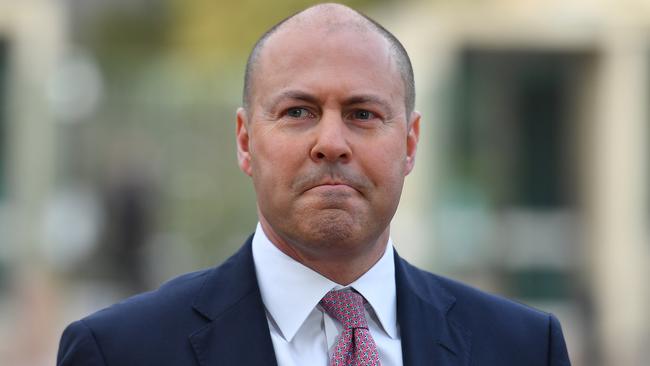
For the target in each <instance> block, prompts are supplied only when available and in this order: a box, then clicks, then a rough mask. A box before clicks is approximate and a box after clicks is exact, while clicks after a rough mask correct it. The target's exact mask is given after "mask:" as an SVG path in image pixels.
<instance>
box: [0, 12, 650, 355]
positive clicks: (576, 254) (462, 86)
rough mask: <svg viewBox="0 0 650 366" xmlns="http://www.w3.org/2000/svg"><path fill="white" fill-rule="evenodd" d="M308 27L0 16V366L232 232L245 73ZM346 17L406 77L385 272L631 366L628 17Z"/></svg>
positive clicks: (198, 19)
mask: <svg viewBox="0 0 650 366" xmlns="http://www.w3.org/2000/svg"><path fill="white" fill-rule="evenodd" d="M312 3H314V2H312V1H299V0H286V1H273V2H270V1H240V2H233V1H225V0H224V1H220V0H111V1H104V0H21V1H16V0H0V364H2V365H12V366H16V365H17V366H22V365H31V366H37V365H51V364H53V363H54V360H55V357H56V349H57V344H58V339H59V337H60V334H61V332H62V330H63V328H64V326H65V325H66V324H67V323H69V322H70V321H72V320H75V319H78V318H80V317H82V316H84V315H86V314H88V313H90V312H92V311H94V310H97V309H99V308H101V307H103V306H106V305H108V304H111V303H113V302H115V301H117V300H119V299H121V298H123V297H126V296H129V295H131V294H134V293H136V292H140V291H143V290H147V289H152V288H155V287H157V286H158V285H160V284H161V283H162V282H163V281H165V280H166V279H168V278H170V277H172V276H175V275H177V274H180V273H183V272H187V271H191V270H194V269H198V268H202V267H207V266H212V265H214V264H216V263H219V262H221V261H222V260H223V259H225V258H226V257H227V256H228V255H229V254H231V253H232V252H234V251H235V250H236V249H237V248H238V247H239V246H240V245H241V243H242V242H243V240H244V239H245V238H246V237H247V235H249V234H250V233H251V232H252V231H253V230H254V228H255V223H256V216H255V197H254V193H253V189H252V185H251V184H250V182H249V179H248V178H247V177H246V176H245V175H244V174H243V173H241V172H240V171H239V169H238V168H237V165H236V160H235V139H234V127H235V117H234V116H235V109H236V107H237V106H239V105H240V99H241V89H242V83H243V82H242V80H243V70H244V63H245V59H246V56H247V54H248V52H249V51H250V49H251V47H252V45H253V43H254V42H255V40H256V39H257V37H259V35H261V33H262V32H264V31H265V30H266V29H268V28H269V27H270V26H271V25H273V24H275V23H276V22H278V21H279V20H281V19H283V18H284V17H286V16H287V15H289V14H292V13H294V12H296V11H299V10H301V9H303V8H304V7H306V6H308V5H310V4H312ZM344 3H346V4H348V5H351V6H353V7H355V8H357V9H359V10H361V11H363V12H365V13H367V14H369V15H370V16H372V17H374V18H375V19H377V20H378V21H379V22H380V23H382V24H384V25H385V26H386V27H387V28H388V29H389V30H391V31H392V32H393V33H395V34H396V35H397V37H398V38H399V39H400V40H402V41H403V43H404V45H405V46H406V48H407V50H408V51H409V53H410V54H411V57H412V59H413V64H414V68H415V74H416V84H417V87H418V97H417V107H418V109H419V110H420V111H421V112H422V113H423V121H422V122H423V124H422V136H421V140H420V146H419V152H418V164H417V167H416V169H415V171H414V173H413V174H412V175H411V176H409V178H408V179H407V183H406V187H405V190H404V195H403V199H402V202H401V204H400V208H399V212H398V214H397V216H396V218H395V220H394V223H393V238H394V240H395V242H396V246H397V249H398V251H399V252H400V253H401V255H402V256H404V257H406V258H407V259H408V260H410V261H411V262H414V263H415V264H417V265H419V266H421V267H424V268H427V269H429V270H431V271H434V272H436V273H440V274H443V275H447V276H452V277H454V278H457V279H460V280H463V281H466V282H469V283H471V284H473V285H475V286H478V287H480V288H482V289H485V290H488V291H492V292H495V293H498V294H501V295H505V296H507V297H510V298H514V299H517V300H519V301H523V302H525V303H528V304H531V305H533V306H536V307H539V308H541V309H544V310H546V311H551V312H553V313H555V314H556V315H557V316H558V317H559V318H560V320H561V322H562V324H563V327H564V331H565V336H566V338H567V344H568V347H569V353H570V355H571V358H572V361H573V364H574V365H577V366H581V365H590V366H591V365H595V366H600V365H612V366H613V365H616V366H619V365H625V366H637V365H638V366H641V365H648V363H649V362H650V361H649V360H650V316H649V315H648V313H649V311H648V310H649V309H650V286H649V285H648V279H649V278H650V273H649V269H648V268H650V240H649V239H650V230H649V229H650V194H649V193H650V188H649V187H650V185H648V168H649V167H650V159H649V157H650V145H649V138H650V129H648V125H650V123H649V122H650V116H649V114H648V111H649V108H648V105H650V104H649V102H650V93H649V92H648V90H649V87H650V77H649V73H648V71H649V69H650V52H649V51H650V2H649V1H643V0H616V1H614V0H612V1H606V0H602V1H596V0H594V1H589V0H547V1H537V2H535V1H521V0H483V1H476V0H429V1H426V0H421V1H416V0H411V1H389V0H383V1H361V0H359V1H347V2H344Z"/></svg>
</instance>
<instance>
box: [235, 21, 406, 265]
mask: <svg viewBox="0 0 650 366" xmlns="http://www.w3.org/2000/svg"><path fill="white" fill-rule="evenodd" d="M253 80H254V81H253V91H252V95H251V102H250V106H249V108H248V110H243V109H240V110H239V111H238V114H237V117H238V118H237V136H238V138H237V142H238V157H239V164H240V167H241V169H242V170H243V171H244V172H245V173H246V174H248V175H250V176H251V177H252V178H253V184H254V186H255V191H256V193H257V203H258V208H259V215H260V220H261V221H262V223H263V225H264V224H268V225H266V226H267V227H268V228H270V229H271V230H272V231H273V233H270V234H271V235H270V236H272V237H275V238H276V239H279V240H280V241H283V242H285V243H286V244H288V245H289V246H291V247H292V248H293V249H294V250H298V251H300V252H301V255H306V256H314V257H318V256H323V255H327V254H331V255H341V254H346V253H348V254H358V253H359V252H362V251H364V250H369V248H371V247H372V246H373V245H374V244H376V243H377V242H378V241H380V240H383V239H387V237H388V227H389V223H390V221H391V219H392V217H393V215H394V213H395V210H396V209H397V205H398V202H399V198H400V194H401V190H402V185H403V182H404V177H405V176H406V175H407V174H408V173H409V172H410V171H411V169H412V168H413V164H414V158H415V151H416V145H417V138H418V128H419V114H417V113H412V114H411V116H410V117H409V119H410V120H408V121H407V116H406V110H405V104H404V85H403V82H402V79H401V77H400V73H399V71H398V69H397V64H396V62H395V60H394V59H393V57H392V55H391V53H390V48H389V44H388V42H387V41H386V40H385V39H383V38H382V37H380V36H379V35H377V34H375V33H373V32H369V31H359V30H334V31H332V30H330V31H316V30H314V31H309V30H303V31H296V30H295V29H294V30H281V31H278V33H276V34H274V35H273V36H271V38H269V40H268V41H267V43H266V44H265V46H264V48H263V50H262V53H261V55H260V59H259V65H258V66H257V70H256V72H255V75H254V79H253ZM267 227H265V229H266V228H267ZM265 231H266V230H265ZM267 234H269V233H267ZM384 243H385V241H384ZM276 245H277V243H276Z"/></svg>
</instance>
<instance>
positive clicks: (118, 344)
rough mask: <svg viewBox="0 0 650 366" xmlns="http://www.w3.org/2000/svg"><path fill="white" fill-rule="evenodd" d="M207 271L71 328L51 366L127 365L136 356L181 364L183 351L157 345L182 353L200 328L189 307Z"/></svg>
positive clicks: (135, 298) (185, 355)
mask: <svg viewBox="0 0 650 366" xmlns="http://www.w3.org/2000/svg"><path fill="white" fill-rule="evenodd" d="M211 271H214V269H210V270H203V271H198V272H193V273H189V274H185V275H182V276H180V277H177V278H175V279H172V280H170V281H168V282H166V283H165V284H163V285H162V286H160V287H159V288H158V289H156V290H154V291H150V292H146V293H142V294H139V295H136V296H133V297H130V298H128V299H125V300H123V301H121V302H119V303H117V304H114V305H111V306H109V307H107V308H105V309H102V310H99V311H97V312H95V313H93V314H91V315H88V316H86V317H84V318H83V319H81V320H78V321H76V322H73V323H72V324H70V325H69V326H68V327H67V328H66V329H65V331H64V332H63V335H62V336H61V342H60V346H59V354H58V361H57V365H66V366H67V365H105V364H131V363H132V360H135V359H137V358H138V357H139V355H142V354H156V355H160V357H161V359H162V358H167V359H168V360H169V359H171V360H176V361H178V362H179V363H180V364H183V363H184V362H185V361H184V360H185V358H186V357H187V354H188V352H187V350H185V349H179V348H176V347H169V348H168V349H164V348H161V345H164V344H180V345H185V346H183V347H182V348H187V347H188V345H187V344H186V340H187V336H188V334H189V333H190V332H192V331H193V330H195V329H196V328H197V327H200V326H201V325H202V324H204V320H203V318H202V316H201V315H200V314H198V313H197V312H195V311H193V309H192V301H193V300H194V298H195V297H196V294H197V293H198V292H199V291H200V289H201V287H202V286H203V284H204V282H205V280H206V278H207V277H208V275H209V274H210V272H211ZM156 350H158V351H156Z"/></svg>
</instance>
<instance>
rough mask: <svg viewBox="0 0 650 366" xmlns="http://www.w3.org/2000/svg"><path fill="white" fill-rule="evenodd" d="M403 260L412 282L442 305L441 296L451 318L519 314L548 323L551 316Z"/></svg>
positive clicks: (431, 299)
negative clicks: (452, 316)
mask: <svg viewBox="0 0 650 366" xmlns="http://www.w3.org/2000/svg"><path fill="white" fill-rule="evenodd" d="M401 261H402V264H401V265H402V266H403V268H404V272H405V273H407V276H409V279H408V280H409V281H410V283H411V284H415V286H417V287H419V290H418V293H419V294H420V296H422V297H423V298H425V299H426V300H428V301H433V302H438V301H439V300H440V297H445V298H446V299H447V301H446V302H444V304H445V306H447V307H448V309H446V310H448V311H449V313H450V314H451V315H455V314H457V315H460V316H461V317H463V318H469V319H471V318H474V317H475V316H473V314H480V316H481V318H485V317H486V316H495V317H510V316H517V315H519V316H523V317H526V318H530V319H537V320H545V319H547V318H548V316H549V314H548V313H546V312H543V311H541V310H538V309H535V308H533V307H531V306H528V305H525V304H522V303H520V302H518V301H515V300H512V299H508V298H506V297H503V296H499V295H495V294H491V293H488V292H485V291H483V290H480V289H478V288H475V287H473V286H470V285H468V284H465V283H462V282H459V281H456V280H453V279H450V278H447V277H444V276H440V275H436V274H433V273H431V272H428V271H425V270H422V269H419V268H417V267H415V266H413V265H411V264H409V263H408V262H406V261H405V260H403V259H402V260H401ZM439 306H440V305H439ZM510 319H511V318H510ZM511 320H513V319H511Z"/></svg>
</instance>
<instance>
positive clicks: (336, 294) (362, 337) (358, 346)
mask: <svg viewBox="0 0 650 366" xmlns="http://www.w3.org/2000/svg"><path fill="white" fill-rule="evenodd" d="M320 304H321V306H322V307H323V309H325V311H327V313H328V314H329V315H331V316H332V317H333V318H334V319H336V320H338V321H339V322H341V324H343V332H342V333H341V335H340V336H339V339H338V341H337V342H336V345H335V347H334V352H333V353H332V357H331V358H330V366H380V363H379V353H378V352H377V345H376V344H375V341H374V340H373V339H372V337H371V336H370V331H369V330H368V322H367V321H366V317H365V314H364V311H365V310H364V307H363V296H361V295H359V294H358V293H356V292H349V291H330V292H328V293H327V295H325V297H323V299H322V300H321V301H320Z"/></svg>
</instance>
